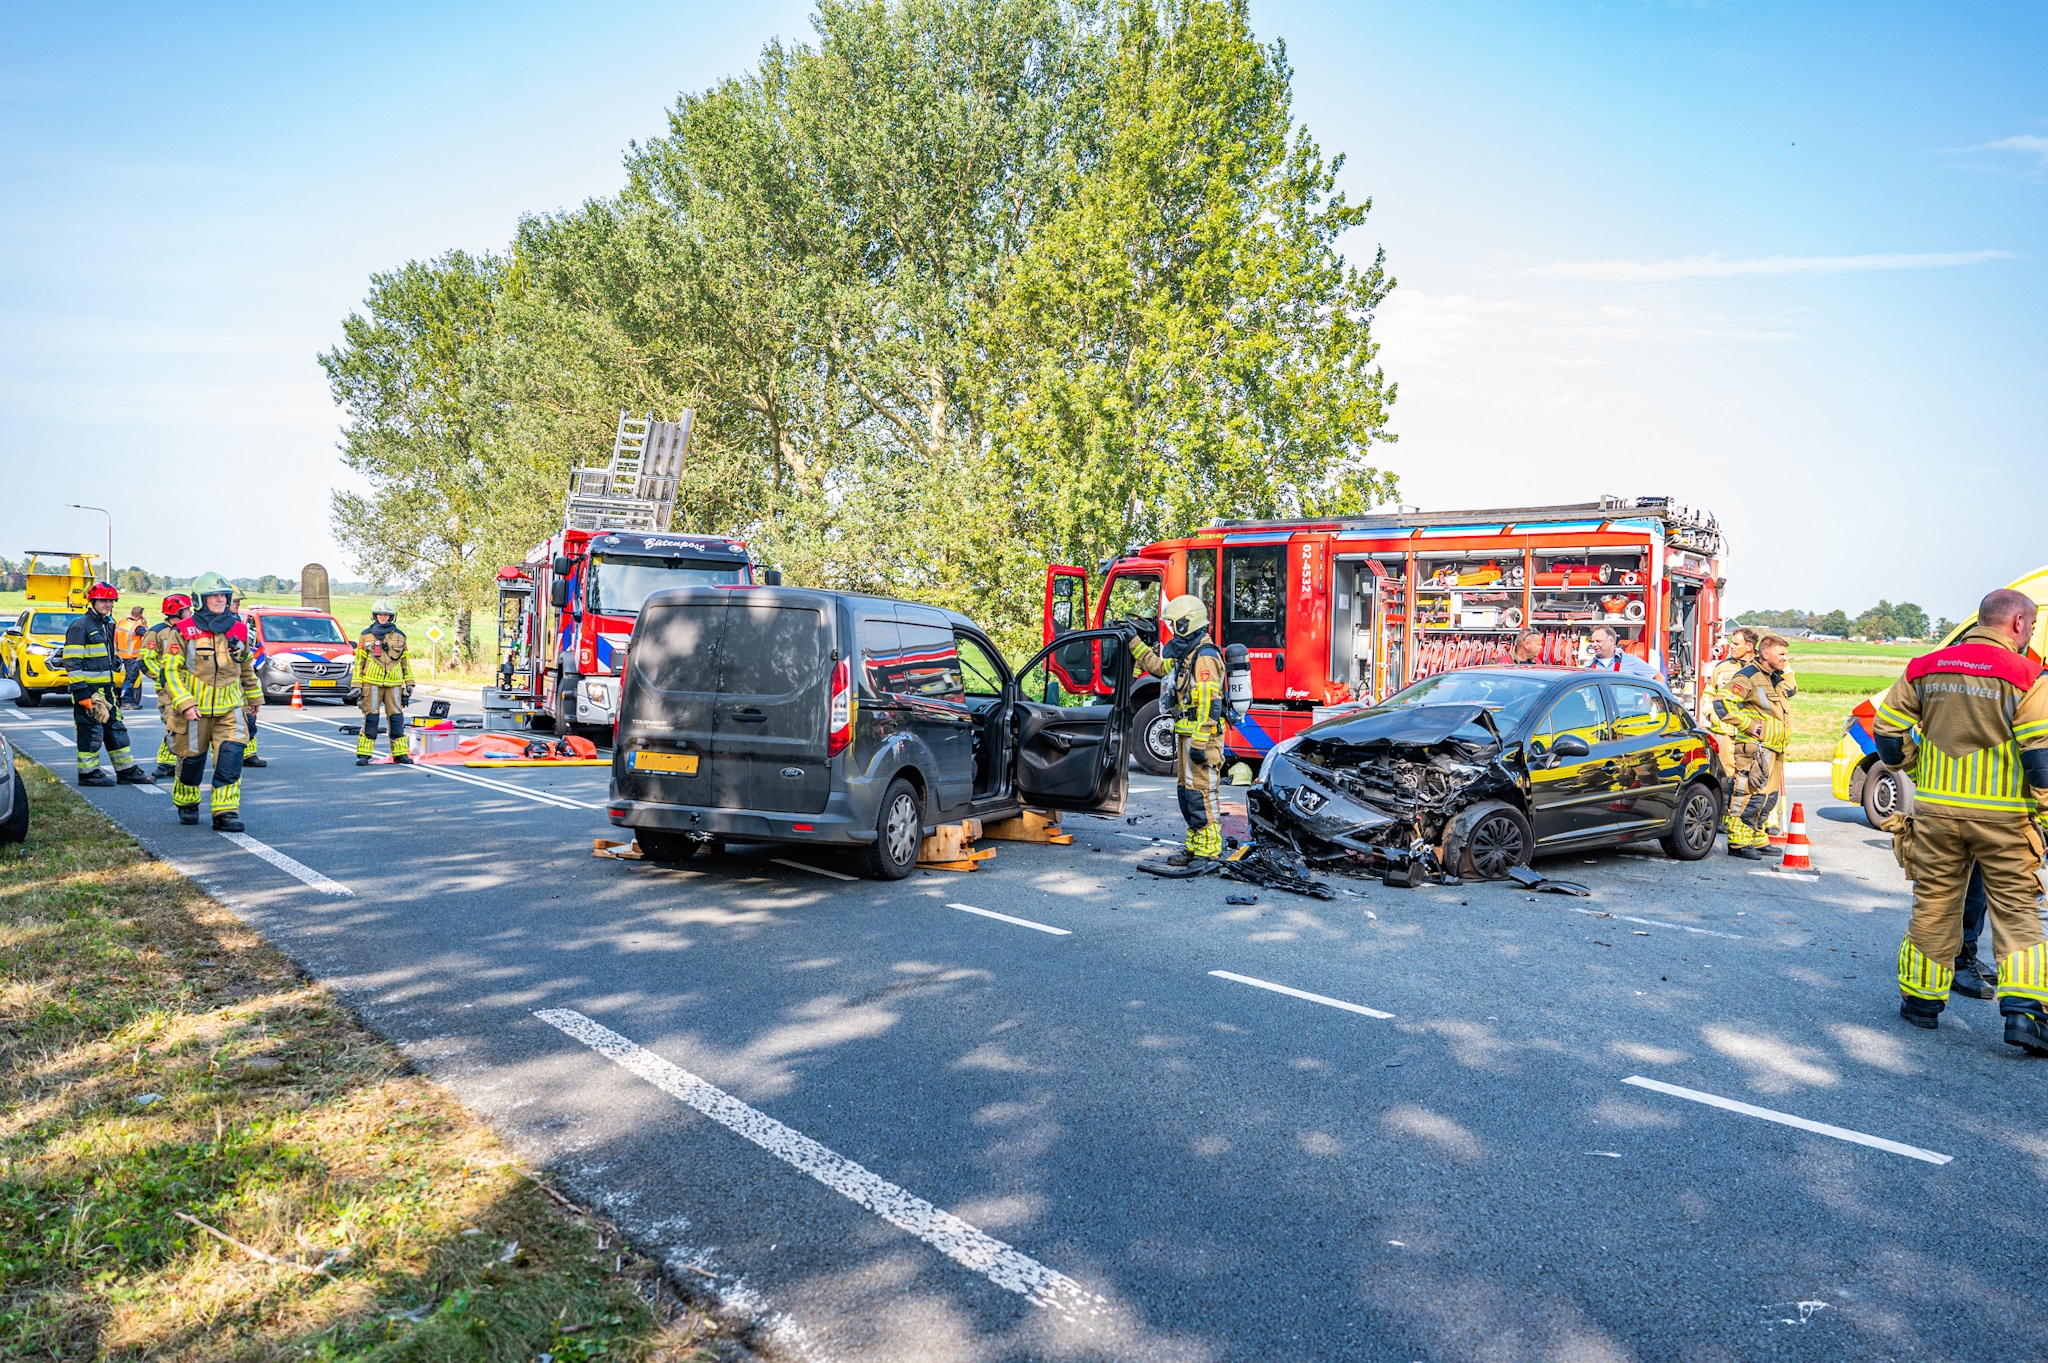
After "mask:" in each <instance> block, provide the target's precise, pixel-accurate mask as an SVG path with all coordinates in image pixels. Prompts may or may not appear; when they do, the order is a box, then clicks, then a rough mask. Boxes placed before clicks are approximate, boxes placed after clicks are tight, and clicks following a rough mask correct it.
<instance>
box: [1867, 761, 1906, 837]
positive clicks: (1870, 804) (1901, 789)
mask: <svg viewBox="0 0 2048 1363" xmlns="http://www.w3.org/2000/svg"><path fill="white" fill-rule="evenodd" d="M1912 812H1913V783H1912V782H1910V781H1908V780H1907V779H1906V778H1905V777H1903V776H1901V775H1899V773H1897V772H1895V771H1893V770H1892V769H1891V768H1890V767H1887V766H1885V765H1884V764H1883V763H1878V764H1877V765H1875V766H1873V767H1872V768H1871V769H1870V770H1869V771H1868V772H1866V773H1865V774H1864V777H1863V817H1864V818H1865V819H1867V820H1868V821H1869V823H1870V826H1871V827H1872V828H1883V827H1884V821H1885V820H1886V819H1889V818H1890V817H1891V816H1892V815H1894V814H1911V813H1912Z"/></svg>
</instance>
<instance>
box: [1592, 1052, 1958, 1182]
mask: <svg viewBox="0 0 2048 1363" xmlns="http://www.w3.org/2000/svg"><path fill="white" fill-rule="evenodd" d="M1621 1082H1622V1083H1624V1084H1634V1085H1635V1086H1636V1087H1637V1088H1644V1089H1650V1090H1652V1091H1654V1092H1657V1093H1668V1094H1670V1095H1671V1096H1672V1097H1674V1098H1684V1099H1686V1100H1687V1101H1689V1102H1694V1103H1704V1104H1706V1105H1707V1106H1708V1107H1718V1108H1721V1109H1723V1110H1725V1111H1728V1112H1739V1113H1741V1114H1742V1115H1743V1116H1745V1117H1757V1118H1761V1119H1762V1120H1764V1121H1767V1122H1777V1123H1778V1124H1780V1125H1781V1126H1794V1127H1797V1128H1799V1129H1800V1130H1801V1131H1811V1132H1814V1133H1815V1134H1816V1135H1821V1136H1832V1137H1834V1138H1835V1139H1836V1140H1838V1141H1848V1142H1850V1143H1851V1144H1854V1145H1867V1146H1869V1147H1871V1148H1872V1149H1873V1150H1888V1151H1890V1152H1891V1153H1892V1154H1894V1155H1904V1156H1905V1157H1906V1158H1907V1159H1917V1160H1925V1161H1927V1162H1928V1163H1929V1164H1947V1163H1948V1162H1949V1161H1950V1160H1952V1159H1954V1158H1955V1156H1954V1155H1943V1154H1938V1153H1936V1152H1935V1151H1932V1150H1922V1149H1921V1148H1920V1147H1919V1146H1917V1145H1906V1144H1904V1143H1903V1142H1900V1141H1888V1140H1886V1139H1885V1138H1884V1137H1882V1136H1871V1135H1866V1134H1865V1133H1864V1132H1861V1131H1851V1130H1850V1129H1849V1128H1848V1127H1846V1126H1829V1125H1828V1124H1827V1123H1826V1122H1816V1121H1812V1120H1810V1119H1808V1118H1805V1117H1795V1116H1793V1115H1792V1114H1791V1113H1789V1112H1779V1111H1777V1110H1776V1109H1774V1108H1768V1107H1757V1106H1756V1105H1755V1104H1753V1103H1738V1102H1736V1101H1735V1100H1734V1099H1733V1098H1723V1097H1721V1096H1720V1095H1719V1094H1715V1093H1702V1092H1700V1091H1699V1090H1698V1089H1689V1088H1681V1087H1679V1086H1678V1085H1677V1084H1667V1083H1665V1082H1664V1081H1663V1080H1661V1079H1645V1078H1643V1076H1641V1075H1640V1074H1632V1075H1630V1076H1629V1077H1628V1078H1626V1079H1624V1080H1622V1081H1621Z"/></svg>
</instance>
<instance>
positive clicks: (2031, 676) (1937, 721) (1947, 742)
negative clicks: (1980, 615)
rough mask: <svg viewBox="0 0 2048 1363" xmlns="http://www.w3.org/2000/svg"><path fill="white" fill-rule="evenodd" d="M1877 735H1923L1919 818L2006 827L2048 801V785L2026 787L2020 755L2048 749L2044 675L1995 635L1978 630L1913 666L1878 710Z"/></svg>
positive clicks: (1918, 762)
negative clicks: (1977, 821)
mask: <svg viewBox="0 0 2048 1363" xmlns="http://www.w3.org/2000/svg"><path fill="white" fill-rule="evenodd" d="M1876 729H1877V733H1878V736H1879V737H1880V738H1898V739H1900V740H1902V741H1910V740H1911V738H1912V735H1913V734H1914V731H1915V730H1917V731H1918V734H1919V753H1918V756H1917V758H1912V759H1911V760H1912V762H1913V811H1914V813H1915V814H1916V815H1920V814H1935V815H1946V816H1948V817H1950V818H1958V819H1983V820H1987V821H1990V822H1995V823H2010V822H2016V821H2019V820H2023V819H2025V818H2026V817H2027V816H2028V814H2029V813H2030V812H2033V811H2034V810H2037V809H2038V808H2040V807H2041V805H2042V804H2043V803H2044V802H2048V781H2029V780H2028V779H2027V775H2026V772H2027V766H2028V765H2029V763H2028V760H2027V759H2026V758H2025V757H2023V756H2022V754H2027V753H2040V752H2043V751H2044V750H2048V677H2044V676H2043V674H2042V668H2041V664H2039V663H2037V662H2035V661H2034V660H2033V659H2031V658H2028V657H2026V656H2024V655H2022V654H2020V653H2017V652H2015V651H2014V650H2013V647H2012V645H2011V644H2010V643H2008V642H2007V641H2006V639H2005V636H2004V635H2002V634H2000V633H1999V632H1998V631H1996V630H1992V629H1984V628H1978V629H1973V630H1971V631H1970V632H1969V633H1968V634H1965V635H1964V636H1963V637H1962V640H1961V642H1959V643H1956V644H1954V645H1952V646H1950V647H1948V648H1943V649H1937V650H1935V651H1934V652H1932V653H1929V654H1926V655H1924V656H1922V657H1918V658H1915V659H1914V660H1913V661H1912V662H1910V663H1908V664H1907V665H1906V675H1905V676H1903V677H1901V678H1899V679H1898V680H1897V681H1896V682H1893V683H1892V689H1891V690H1890V691H1888V692H1886V693H1885V698H1884V700H1883V701H1882V702H1881V703H1880V704H1879V705H1878V707H1877V725H1876ZM2044 761H2048V759H2043V758H2040V757H2036V758H2034V759H2033V765H2035V766H2036V767H2040V766H2042V765H2043V764H2044ZM2030 786H2032V787H2033V792H2032V798H2031V799H2030V798H2029V787H2030Z"/></svg>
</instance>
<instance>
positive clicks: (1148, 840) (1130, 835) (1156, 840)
mask: <svg viewBox="0 0 2048 1363" xmlns="http://www.w3.org/2000/svg"><path fill="white" fill-rule="evenodd" d="M1117 836H1118V837H1120V838H1129V839H1130V840H1131V841H1132V842H1142V843H1147V844H1158V845H1161V846H1171V845H1172V844H1169V843H1168V842H1167V841H1166V839H1165V838H1147V837H1144V836H1141V835H1140V834H1137V833H1119V834H1117Z"/></svg>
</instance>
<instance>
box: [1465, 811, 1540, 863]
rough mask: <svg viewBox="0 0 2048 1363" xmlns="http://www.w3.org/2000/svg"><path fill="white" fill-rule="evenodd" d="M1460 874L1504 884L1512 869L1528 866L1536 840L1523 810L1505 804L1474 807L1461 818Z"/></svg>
mask: <svg viewBox="0 0 2048 1363" xmlns="http://www.w3.org/2000/svg"><path fill="white" fill-rule="evenodd" d="M1451 836H1452V837H1453V838H1456V839H1457V840H1458V843H1459V847H1458V874H1459V876H1461V877H1463V878H1464V879H1467V880H1505V879H1506V878H1507V874H1508V867H1510V866H1526V865H1528V864H1529V854H1530V853H1531V852H1532V851H1534V850H1535V846H1536V838H1535V835H1534V834H1532V833H1531V832H1530V831H1529V820H1528V817H1527V816H1526V815H1524V814H1523V813H1522V811H1521V810H1519V809H1516V808H1515V807H1514V806H1513V805H1511V804H1508V803H1507V802H1506V801H1504V800H1488V801H1486V802H1485V803H1484V804H1478V805H1474V806H1473V807H1472V808H1471V809H1469V810H1467V811H1465V813H1463V814H1461V815H1460V816H1459V817H1458V822H1457V826H1456V828H1455V829H1454V831H1453V832H1452V835H1451Z"/></svg>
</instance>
